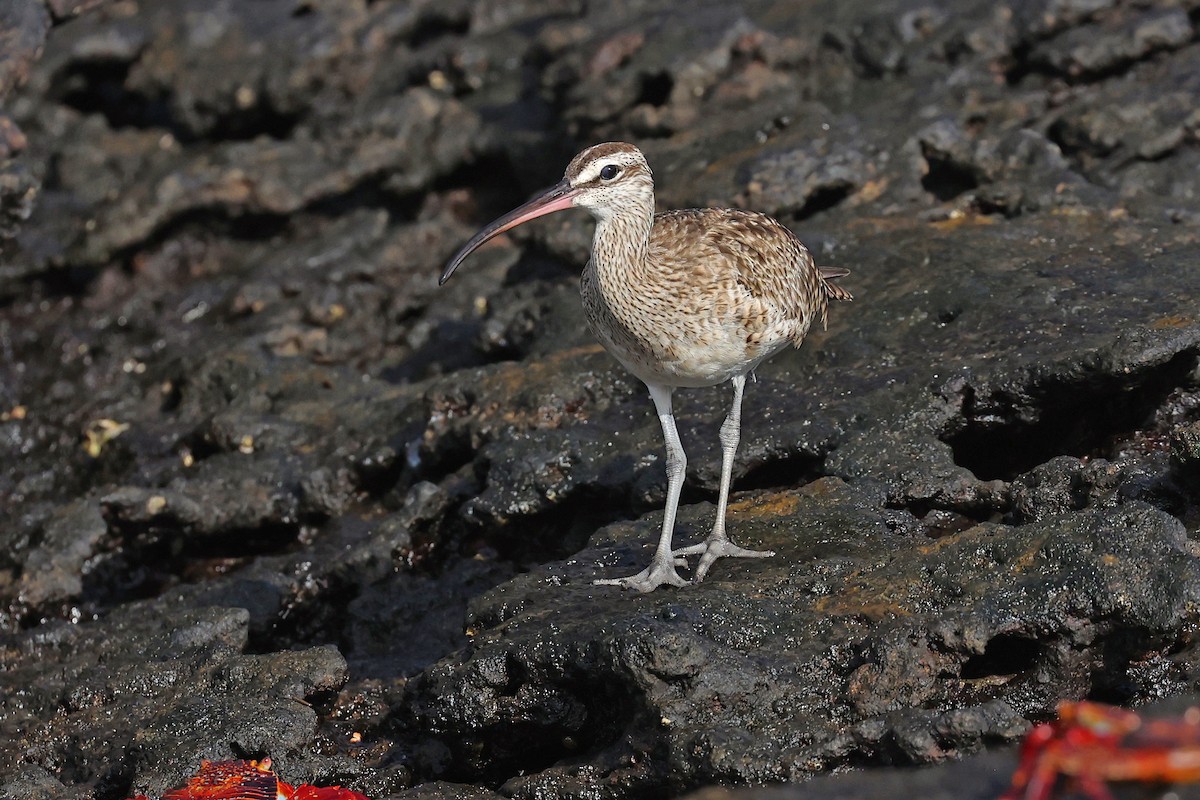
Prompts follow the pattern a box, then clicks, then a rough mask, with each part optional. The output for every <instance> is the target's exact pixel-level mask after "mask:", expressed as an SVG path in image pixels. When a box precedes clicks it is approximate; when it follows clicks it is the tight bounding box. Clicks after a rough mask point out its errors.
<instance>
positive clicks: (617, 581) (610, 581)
mask: <svg viewBox="0 0 1200 800" xmlns="http://www.w3.org/2000/svg"><path fill="white" fill-rule="evenodd" d="M686 566H687V561H686V560H685V559H682V558H672V559H671V560H669V561H658V560H654V561H652V562H650V566H648V567H646V568H645V569H644V570H642V571H641V572H639V573H638V574H637V575H630V576H629V577H628V578H606V579H599V580H594V581H592V583H593V584H594V585H596V586H620V587H621V588H622V589H637V590H638V591H639V592H653V591H654V590H655V589H657V588H658V587H659V586H662V585H663V584H664V583H665V584H668V585H670V586H687V585H688V581H685V580H684V579H683V578H681V577H679V573H678V572H676V571H675V567H686Z"/></svg>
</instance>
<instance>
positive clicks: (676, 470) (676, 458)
mask: <svg viewBox="0 0 1200 800" xmlns="http://www.w3.org/2000/svg"><path fill="white" fill-rule="evenodd" d="M646 387H647V388H648V389H649V390H650V398H651V399H652V400H653V401H654V407H655V409H657V411H658V421H659V422H661V423H662V429H663V438H664V439H666V442H667V506H666V509H664V511H663V525H662V534H660V535H659V537H658V549H656V550H655V551H654V560H653V561H651V562H650V566H648V567H646V568H645V569H644V570H642V571H641V572H639V573H638V574H637V575H632V576H630V577H628V578H616V579H613V580H598V581H594V583H598V584H606V585H610V586H621V587H624V588H626V589H637V590H638V591H639V592H652V591H654V589H656V588H657V587H659V586H661V585H662V584H664V583H669V584H670V585H672V586H686V585H687V581H685V580H684V579H683V578H681V577H679V573H677V572H676V571H675V566H676V559H675V557H674V556H673V555H672V554H671V534H672V533H673V532H674V530H675V512H676V510H677V509H678V508H679V492H680V490H682V489H683V474H684V472H685V470H686V469H687V456H686V455H685V454H684V452H683V445H682V444H680V442H679V431H677V430H676V429H675V416H674V415H673V414H672V413H671V387H670V386H663V385H661V384H656V383H647V384H646Z"/></svg>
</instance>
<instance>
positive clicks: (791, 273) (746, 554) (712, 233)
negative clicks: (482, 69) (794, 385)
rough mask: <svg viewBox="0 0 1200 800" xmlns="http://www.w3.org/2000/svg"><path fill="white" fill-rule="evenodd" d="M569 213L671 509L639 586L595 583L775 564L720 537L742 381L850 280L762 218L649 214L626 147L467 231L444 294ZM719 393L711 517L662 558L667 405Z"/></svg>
mask: <svg viewBox="0 0 1200 800" xmlns="http://www.w3.org/2000/svg"><path fill="white" fill-rule="evenodd" d="M572 207H579V208H585V209H587V210H588V211H589V212H591V214H592V216H593V217H595V218H596V232H595V235H594V236H593V238H592V257H591V259H590V260H589V261H588V263H587V266H586V267H585V268H584V270H583V277H582V279H581V281H580V292H581V294H582V295H583V307H584V310H585V311H586V313H587V319H588V322H589V323H590V325H591V328H592V331H593V332H594V333H595V335H596V337H597V338H598V339H599V340H600V342H601V344H603V345H604V347H605V349H606V350H608V352H609V353H611V354H612V355H613V356H614V357H615V358H616V359H617V360H618V361H620V362H621V364H623V365H624V366H625V368H626V369H628V370H629V371H630V372H632V373H633V374H634V375H636V376H637V377H638V378H640V379H641V380H642V381H643V382H644V383H645V384H646V388H648V389H649V390H650V398H651V399H652V400H653V401H654V406H655V409H656V410H657V411H658V418H659V421H660V422H661V423H662V429H663V437H664V438H665V439H666V445H667V501H666V509H665V511H664V513H663V523H662V534H661V535H660V537H659V541H658V548H657V549H656V550H655V552H654V559H653V561H651V562H650V566H648V567H646V569H644V570H642V571H641V572H639V573H638V574H636V575H632V576H630V577H628V578H618V579H615V580H597V581H596V583H602V584H614V585H618V586H623V587H626V588H631V589H638V590H639V591H643V592H649V591H652V590H654V589H655V588H657V587H658V586H661V585H662V584H664V583H665V584H670V585H672V586H684V585H686V584H687V581H685V580H684V579H683V578H682V577H680V575H679V573H678V572H676V567H678V566H686V564H687V561H686V559H684V558H683V557H684V556H689V555H699V556H700V560H699V563H697V565H696V571H695V572H694V573H693V580H694V581H696V582H699V581H702V580H704V576H705V575H706V574H708V570H709V567H711V566H712V564H713V562H714V561H716V560H717V559H718V558H721V557H722V556H735V557H743V558H765V557H768V556H772V555H774V553H773V552H771V551H767V550H747V549H745V548H742V547H738V546H737V545H735V544H733V543H732V542H731V541H730V540H729V537H728V536H727V535H726V532H725V509H726V505H727V503H728V499H729V483H730V478H731V475H732V473H733V456H734V453H735V452H736V450H737V446H738V439H739V437H740V435H741V409H742V392H743V390H744V389H745V386H746V376H747V375H749V374H750V373H751V372H752V371H753V370H754V368H755V367H757V366H758V365H759V364H761V363H762V362H763V361H764V360H766V359H768V358H770V357H771V356H773V355H774V354H775V353H777V352H779V351H780V350H782V349H783V348H785V347H787V346H788V345H789V344H791V345H795V346H796V347H799V346H800V344H801V342H803V341H804V336H805V334H807V333H808V329H809V327H810V326H811V325H812V323H813V321H814V320H818V319H819V320H820V321H821V324H822V325H823V324H825V319H826V313H827V307H828V301H829V299H830V298H834V299H837V300H850V299H851V296H850V293H849V292H847V291H846V290H845V289H843V288H841V287H839V286H836V285H835V284H834V283H833V282H832V281H833V279H835V278H840V277H842V276H844V275H847V274H849V271H848V270H844V269H830V268H826V267H818V266H816V264H815V263H814V262H813V258H812V256H811V255H810V254H809V252H808V249H807V248H805V246H804V245H803V244H801V243H800V240H799V239H797V238H796V236H795V235H794V234H793V233H792V232H791V231H790V230H788V229H787V228H786V227H784V226H783V225H782V224H780V223H779V222H777V221H776V220H774V219H772V218H771V217H768V216H766V215H764V214H759V213H755V212H753V211H741V210H737V209H730V208H695V209H687V210H680V211H667V212H663V213H659V214H656V213H654V181H653V178H652V176H651V173H650V167H649V165H648V164H647V163H646V157H645V156H643V155H642V151H640V150H639V149H638V148H636V147H634V146H633V145H631V144H625V143H623V142H608V143H606V144H598V145H595V146H593V147H589V148H588V149H586V150H584V151H583V152H582V153H580V154H579V155H577V156H575V158H574V159H573V160H572V161H571V163H570V165H568V166H567V171H566V173H565V174H564V176H563V179H562V180H561V181H559V182H558V183H557V184H555V185H554V186H551V187H550V188H549V189H546V190H545V191H544V192H542V193H540V194H539V195H538V196H537V197H535V198H533V199H532V200H530V201H529V202H528V203H526V204H524V205H523V206H521V207H520V208H517V209H514V210H513V211H510V212H509V213H508V214H505V215H504V216H502V217H500V218H499V219H497V220H496V221H495V222H493V223H491V224H490V225H488V226H487V227H486V228H484V229H483V230H481V231H480V232H479V233H477V234H476V235H475V236H474V237H473V238H472V239H471V240H470V241H469V242H467V243H466V244H465V245H464V246H463V248H462V249H461V250H459V251H458V253H457V254H456V255H455V256H454V258H452V259H451V260H450V263H449V264H447V266H446V270H445V272H443V273H442V277H441V281H440V283H445V282H446V281H447V280H449V278H450V276H451V275H452V274H453V273H454V270H456V269H458V265H459V264H461V263H462V262H463V260H464V259H465V258H466V257H467V256H468V255H470V254H471V252H472V251H474V250H475V249H476V248H477V247H479V246H480V245H481V244H483V243H484V242H486V241H487V240H489V239H491V238H492V237H494V236H497V235H498V234H500V233H503V232H504V231H507V230H509V229H510V228H513V227H515V226H517V225H520V224H521V223H523V222H527V221H528V220H531V219H534V218H536V217H540V216H543V215H545V214H550V213H553V212H555V211H562V210H564V209H567V208H572ZM725 381H729V382H730V383H732V384H733V405H732V406H731V407H730V409H729V415H728V416H727V417H726V418H725V422H724V423H723V424H722V425H721V434H720V438H721V489H720V497H719V500H718V504H717V519H716V522H715V523H714V525H713V529H712V533H710V534H709V536H708V538H707V539H706V540H705V541H704V542H703V543H702V544H697V545H694V546H691V547H684V548H682V549H679V550H674V551H672V549H671V536H672V532H673V531H674V528H675V512H676V509H677V508H678V506H679V492H680V489H681V488H682V487H683V477H684V470H685V468H686V467H687V457H686V456H685V455H684V452H683V446H682V445H681V444H680V442H679V434H678V432H677V431H676V429H675V417H674V416H673V414H672V411H671V394H672V392H673V391H674V390H675V389H676V388H679V387H696V386H713V385H716V384H718V383H723V382H725Z"/></svg>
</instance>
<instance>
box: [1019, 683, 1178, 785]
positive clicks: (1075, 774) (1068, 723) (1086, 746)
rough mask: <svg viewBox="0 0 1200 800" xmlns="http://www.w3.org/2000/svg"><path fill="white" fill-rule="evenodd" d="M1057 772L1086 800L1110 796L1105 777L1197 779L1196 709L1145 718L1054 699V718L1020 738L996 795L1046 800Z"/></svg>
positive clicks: (1163, 780) (1158, 780)
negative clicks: (1008, 782)
mask: <svg viewBox="0 0 1200 800" xmlns="http://www.w3.org/2000/svg"><path fill="white" fill-rule="evenodd" d="M1060 775H1065V776H1067V777H1068V778H1070V779H1071V780H1073V781H1074V782H1075V785H1076V786H1077V787H1078V789H1079V791H1080V792H1081V793H1083V794H1085V795H1087V796H1088V797H1090V798H1092V800H1112V793H1111V792H1110V791H1109V790H1108V787H1107V786H1106V785H1105V782H1106V781H1143V782H1146V783H1196V782H1200V708H1189V709H1188V710H1187V711H1186V712H1185V713H1184V715H1183V717H1182V718H1180V719H1156V720H1145V719H1142V717H1141V716H1139V715H1138V714H1135V713H1134V712H1132V711H1126V710H1125V709H1121V708H1116V707H1115V706H1108V705H1104V704H1103V703H1088V702H1063V703H1059V705H1058V720H1057V721H1056V722H1046V723H1043V724H1041V725H1038V726H1037V727H1035V728H1034V729H1033V730H1032V731H1030V733H1029V735H1028V736H1026V737H1025V741H1024V743H1023V744H1022V745H1021V759H1020V761H1019V762H1018V763H1017V770H1016V772H1014V773H1013V780H1012V786H1010V787H1009V789H1008V791H1007V792H1005V793H1004V794H1003V795H1001V796H1000V800H1049V798H1050V795H1051V794H1052V793H1053V791H1054V785H1055V782H1056V780H1057V779H1058V777H1059V776H1060Z"/></svg>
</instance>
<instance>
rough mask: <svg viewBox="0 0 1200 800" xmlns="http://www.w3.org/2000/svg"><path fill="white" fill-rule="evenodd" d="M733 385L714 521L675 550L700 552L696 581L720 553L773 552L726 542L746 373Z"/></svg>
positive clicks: (767, 554) (723, 436) (682, 553)
mask: <svg viewBox="0 0 1200 800" xmlns="http://www.w3.org/2000/svg"><path fill="white" fill-rule="evenodd" d="M730 382H731V383H732V384H733V405H732V406H731V407H730V409H729V415H728V416H726V417H725V422H724V423H722V424H721V496H720V499H719V500H718V501H717V521H716V522H715V523H714V524H713V529H712V533H710V534H709V535H708V539H706V540H705V541H704V543H703V544H697V545H693V546H691V547H684V548H681V549H679V550H676V551H675V555H676V556H689V555H695V554H696V553H703V555H701V556H700V563H699V564H697V565H696V576H695V577H694V578H693V580H694V581H695V582H696V583H699V582H700V581H702V580H704V576H705V575H707V574H708V568H709V567H711V566H712V564H713V562H714V561H716V560H717V559H718V558H721V557H722V556H734V557H738V558H769V557H771V556H773V555H775V553H774V552H773V551H771V550H747V549H746V548H744V547H738V546H737V545H735V544H733V543H732V542H730V541H729V537H728V536H727V535H726V534H725V509H726V507H727V506H728V505H729V484H730V482H731V480H732V478H733V456H734V454H735V453H737V447H738V440H739V439H740V438H741V430H742V392H743V391H744V390H745V388H746V376H745V375H738V376H736V377H734V378H732V379H731V380H730Z"/></svg>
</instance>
